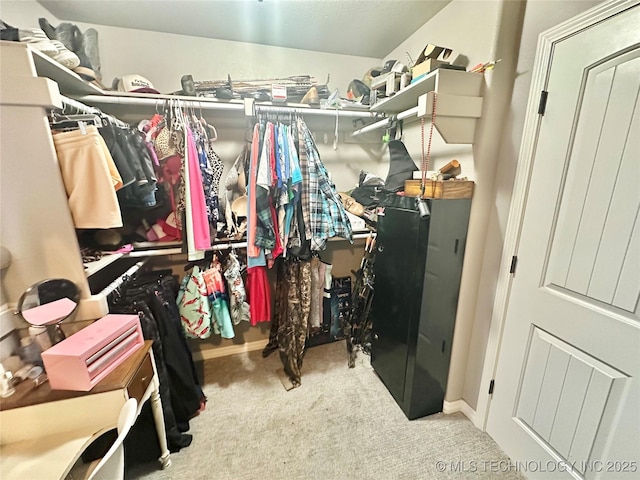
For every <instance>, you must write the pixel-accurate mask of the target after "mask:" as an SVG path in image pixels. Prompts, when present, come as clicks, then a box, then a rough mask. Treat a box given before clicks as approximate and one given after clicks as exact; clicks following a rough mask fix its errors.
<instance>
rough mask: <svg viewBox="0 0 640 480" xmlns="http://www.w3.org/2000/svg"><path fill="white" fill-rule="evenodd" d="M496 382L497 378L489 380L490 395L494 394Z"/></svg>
mask: <svg viewBox="0 0 640 480" xmlns="http://www.w3.org/2000/svg"><path fill="white" fill-rule="evenodd" d="M495 384H496V381H495V380H491V381H490V382H489V395H491V394H493V386H494V385H495Z"/></svg>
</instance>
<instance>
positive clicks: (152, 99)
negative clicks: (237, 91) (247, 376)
mask: <svg viewBox="0 0 640 480" xmlns="http://www.w3.org/2000/svg"><path fill="white" fill-rule="evenodd" d="M30 50H31V53H32V57H33V60H34V64H35V67H36V72H37V74H38V76H40V77H47V78H50V79H51V80H53V81H55V82H56V83H57V84H58V88H59V90H60V93H62V94H63V95H67V96H69V97H73V98H75V99H77V100H79V101H81V102H84V103H86V104H88V105H91V106H94V107H97V108H100V109H101V110H103V111H105V112H106V113H110V114H112V115H114V116H116V117H118V118H120V119H122V120H125V121H134V120H139V119H140V117H141V116H144V115H148V116H151V115H153V114H154V113H156V112H158V111H160V110H162V107H163V104H164V103H165V101H168V100H180V101H181V102H183V103H186V104H187V105H190V106H192V107H193V108H195V109H196V110H201V111H203V112H205V113H206V112H220V113H229V114H230V115H225V117H227V118H226V122H224V121H223V124H224V123H227V124H229V125H232V126H242V127H244V126H245V123H246V122H245V120H244V117H245V116H246V115H251V112H248V111H247V106H246V104H245V102H244V101H242V100H219V99H216V98H205V97H189V96H183V95H169V94H157V95H156V94H146V93H125V92H114V91H108V90H102V89H101V88H99V87H97V86H96V85H93V84H92V83H89V82H86V81H84V80H83V79H82V78H80V76H78V75H77V74H76V73H75V72H72V71H71V70H69V69H68V68H66V67H64V66H62V65H60V64H59V63H58V62H56V61H55V60H52V59H51V58H50V57H48V56H46V55H45V54H43V53H41V52H39V51H38V50H35V49H32V48H30ZM255 105H256V106H257V107H258V108H264V109H265V110H268V109H279V110H286V111H295V112H297V113H302V114H304V115H305V118H308V117H313V118H315V119H317V120H320V121H321V120H322V119H323V118H326V119H330V120H331V121H334V120H335V118H336V116H338V117H339V118H341V119H344V118H348V119H353V120H356V119H360V120H363V121H365V122H367V121H371V120H374V119H376V118H377V117H378V115H377V114H376V113H375V112H371V111H369V109H367V108H366V107H365V108H362V109H357V108H350V109H338V110H335V109H321V108H313V107H310V106H309V105H305V104H299V103H286V104H275V103H271V102H260V103H258V102H256V103H255ZM218 123H219V120H218V121H217V124H218ZM351 126H352V124H351V122H344V124H343V125H342V127H343V128H345V127H346V128H350V127H351ZM331 128H333V126H331Z"/></svg>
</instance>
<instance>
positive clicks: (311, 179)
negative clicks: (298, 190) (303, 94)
mask: <svg viewBox="0 0 640 480" xmlns="http://www.w3.org/2000/svg"><path fill="white" fill-rule="evenodd" d="M298 135H299V142H300V145H299V149H300V159H301V160H300V164H301V167H302V164H303V163H304V164H305V165H306V167H307V168H308V183H307V185H308V191H307V192H306V195H308V198H307V199H306V202H307V203H308V205H307V206H308V209H309V212H308V215H305V217H304V221H305V229H306V230H305V231H306V233H307V237H308V238H309V239H310V240H311V249H312V250H314V251H319V250H324V249H325V248H326V244H327V240H328V239H329V238H332V237H335V236H339V237H343V238H346V239H347V240H349V242H351V243H353V240H352V231H351V222H350V221H349V218H348V217H347V213H346V212H345V210H344V207H343V206H342V202H341V201H340V197H339V196H338V193H337V191H336V189H335V186H334V185H333V184H332V183H331V180H330V179H329V174H328V172H327V169H326V168H325V166H324V165H323V163H322V161H321V160H320V153H319V152H318V149H317V147H316V144H315V141H314V140H313V137H312V135H311V132H310V131H309V129H308V128H307V125H306V124H305V123H304V120H302V119H301V118H299V119H298ZM303 159H304V161H303ZM303 177H304V168H303ZM303 187H304V181H303ZM304 195H305V193H304V189H303V208H304V207H305V198H304ZM307 216H308V219H307ZM307 222H308V223H307Z"/></svg>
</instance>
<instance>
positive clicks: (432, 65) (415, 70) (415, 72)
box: [411, 58, 449, 78]
mask: <svg viewBox="0 0 640 480" xmlns="http://www.w3.org/2000/svg"><path fill="white" fill-rule="evenodd" d="M448 64H449V62H443V61H442V60H435V59H433V58H429V59H427V60H425V61H424V62H422V63H418V64H417V65H414V66H413V67H411V76H412V77H413V78H418V77H419V76H420V75H423V74H425V73H429V72H431V71H432V70H435V69H436V68H438V67H439V66H440V65H448Z"/></svg>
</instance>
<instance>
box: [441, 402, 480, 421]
mask: <svg viewBox="0 0 640 480" xmlns="http://www.w3.org/2000/svg"><path fill="white" fill-rule="evenodd" d="M442 411H443V412H444V413H446V414H449V413H456V412H462V413H463V414H464V415H465V416H466V417H467V418H468V419H469V420H471V421H472V422H473V424H474V425H475V424H476V422H475V418H476V411H475V410H474V409H473V408H471V407H470V406H469V404H468V403H467V402H465V401H464V400H462V399H460V400H456V401H454V402H447V401H446V400H445V401H444V404H443V406H442Z"/></svg>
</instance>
